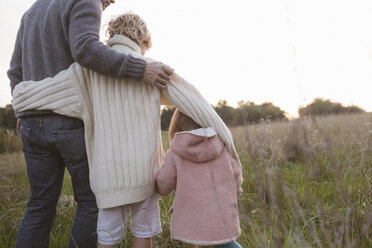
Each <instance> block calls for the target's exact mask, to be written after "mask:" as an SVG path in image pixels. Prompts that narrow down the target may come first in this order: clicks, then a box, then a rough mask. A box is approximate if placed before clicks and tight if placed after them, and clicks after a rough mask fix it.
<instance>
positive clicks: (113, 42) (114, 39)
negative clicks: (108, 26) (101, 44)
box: [107, 34, 142, 54]
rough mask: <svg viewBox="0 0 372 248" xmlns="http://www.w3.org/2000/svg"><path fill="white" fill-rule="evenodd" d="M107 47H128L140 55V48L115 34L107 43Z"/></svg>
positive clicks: (126, 38)
mask: <svg viewBox="0 0 372 248" xmlns="http://www.w3.org/2000/svg"><path fill="white" fill-rule="evenodd" d="M107 45H109V46H110V47H113V46H114V45H123V46H126V47H129V48H130V49H132V50H133V51H135V52H137V53H139V54H141V53H142V50H141V47H140V46H139V45H138V44H137V43H136V42H134V41H133V40H131V39H129V38H128V37H126V36H125V35H120V34H115V35H114V36H113V37H112V38H111V39H109V40H108V41H107Z"/></svg>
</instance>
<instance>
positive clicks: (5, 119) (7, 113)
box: [0, 104, 17, 129]
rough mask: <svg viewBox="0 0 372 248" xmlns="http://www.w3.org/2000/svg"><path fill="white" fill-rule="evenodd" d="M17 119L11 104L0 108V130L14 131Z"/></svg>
mask: <svg viewBox="0 0 372 248" xmlns="http://www.w3.org/2000/svg"><path fill="white" fill-rule="evenodd" d="M16 123H17V119H16V117H15V113H14V110H13V108H12V105H11V104H8V105H6V106H5V108H0V128H6V129H15V128H16Z"/></svg>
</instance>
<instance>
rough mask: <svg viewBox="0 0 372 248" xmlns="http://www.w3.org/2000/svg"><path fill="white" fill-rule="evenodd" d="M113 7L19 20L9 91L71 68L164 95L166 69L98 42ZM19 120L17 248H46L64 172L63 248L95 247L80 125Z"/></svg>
mask: <svg viewBox="0 0 372 248" xmlns="http://www.w3.org/2000/svg"><path fill="white" fill-rule="evenodd" d="M113 2H114V0H38V1H36V2H35V3H34V5H33V6H32V7H31V8H30V9H29V10H28V11H27V12H26V13H25V14H24V16H23V17H22V21H21V26H20V28H19V31H18V34H17V40H16V44H15V49H14V53H13V56H12V60H11V67H10V69H9V71H8V76H9V78H10V84H11V89H12V91H13V89H14V87H15V85H17V84H18V83H19V82H21V81H27V80H41V79H43V78H46V77H52V76H54V75H56V74H57V73H58V72H60V71H62V70H64V69H67V68H68V67H69V66H70V65H71V64H72V63H74V62H75V61H76V62H78V63H79V64H81V65H82V66H84V67H87V68H89V69H91V70H94V71H96V72H98V73H100V74H104V75H109V76H113V77H116V78H122V77H131V78H135V79H139V78H142V79H144V80H145V81H146V82H148V83H151V84H154V85H155V86H157V87H159V88H163V87H166V85H167V83H168V81H169V79H170V76H171V74H172V73H173V70H172V69H171V68H170V67H168V66H166V65H164V64H162V63H160V62H154V63H146V62H145V61H143V60H142V59H137V58H134V57H131V56H125V55H123V54H119V53H117V52H115V51H113V50H111V49H110V48H109V47H108V46H106V45H104V44H102V43H101V42H100V41H99V29H100V20H101V15H102V9H105V8H106V7H107V6H109V5H110V4H111V3H113ZM17 118H19V119H22V124H21V127H20V134H21V138H22V142H23V151H24V156H25V160H26V164H27V174H28V177H29V183H30V191H31V193H30V198H29V201H28V204H27V211H26V213H25V215H24V218H23V220H22V222H21V225H20V228H19V232H18V237H17V242H16V247H22V248H23V247H48V245H49V235H50V230H51V228H52V225H53V221H54V217H55V214H56V205H57V202H58V198H59V195H60V191H61V187H62V182H63V175H64V170H65V167H66V168H67V169H68V171H69V173H70V175H71V181H72V186H73V191H74V198H75V201H76V202H77V210H76V214H75V218H74V222H73V224H72V228H71V234H70V239H69V247H96V223H97V206H96V201H95V197H94V195H93V193H92V191H91V189H90V186H89V169H88V164H87V158H86V151H85V143H84V127H83V123H82V121H80V120H77V119H74V118H70V117H66V116H62V115H57V114H55V113H53V112H51V111H36V110H33V111H26V112H22V113H17ZM18 123H19V124H20V123H21V121H19V122H18Z"/></svg>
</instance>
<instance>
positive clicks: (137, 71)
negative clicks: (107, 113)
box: [68, 0, 146, 78]
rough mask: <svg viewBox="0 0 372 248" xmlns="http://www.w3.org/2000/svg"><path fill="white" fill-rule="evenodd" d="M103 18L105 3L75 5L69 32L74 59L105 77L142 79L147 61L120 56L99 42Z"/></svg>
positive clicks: (94, 1)
mask: <svg viewBox="0 0 372 248" xmlns="http://www.w3.org/2000/svg"><path fill="white" fill-rule="evenodd" d="M101 17H102V3H101V1H99V0H79V1H75V4H74V6H73V7H72V9H71V12H70V18H69V30H68V36H69V37H68V38H69V43H70V50H71V54H72V56H73V58H74V59H75V61H76V62H78V63H79V64H80V65H82V66H84V67H86V68H88V69H91V70H93V71H96V72H98V73H100V74H103V75H108V76H112V77H116V78H122V77H132V78H141V77H142V75H143V71H144V68H145V65H146V62H145V61H144V60H142V59H138V58H134V57H132V56H130V55H125V54H121V53H118V52H116V51H114V50H113V49H111V48H109V47H108V46H106V45H105V44H103V43H102V42H100V41H99V31H100V25H101Z"/></svg>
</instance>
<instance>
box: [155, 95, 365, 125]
mask: <svg viewBox="0 0 372 248" xmlns="http://www.w3.org/2000/svg"><path fill="white" fill-rule="evenodd" d="M213 108H214V109H215V110H216V112H217V114H218V115H219V116H220V117H221V119H222V120H223V121H224V122H225V123H226V125H227V126H229V127H234V126H244V125H246V124H255V123H259V122H261V121H262V120H268V119H269V120H272V121H279V120H280V121H286V120H287V117H286V113H285V111H283V110H282V109H280V107H278V106H275V105H274V104H273V103H270V102H266V103H262V104H255V103H254V102H250V101H248V102H244V101H240V102H238V107H236V108H233V107H232V106H230V105H229V104H228V103H227V101H226V100H220V101H218V103H217V105H216V106H213ZM174 110H175V109H174V108H172V107H165V108H163V110H162V117H161V128H162V130H168V126H169V123H170V120H171V118H172V114H173V112H174ZM363 112H365V111H364V110H363V109H361V108H360V107H358V106H354V105H351V106H346V107H345V106H343V105H342V104H341V103H338V102H332V101H331V100H328V99H322V98H315V99H314V100H313V102H312V103H310V104H308V105H306V106H305V107H299V108H298V114H299V117H300V118H303V117H306V116H323V115H330V114H350V113H363Z"/></svg>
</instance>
